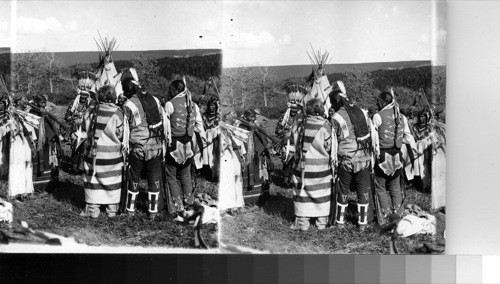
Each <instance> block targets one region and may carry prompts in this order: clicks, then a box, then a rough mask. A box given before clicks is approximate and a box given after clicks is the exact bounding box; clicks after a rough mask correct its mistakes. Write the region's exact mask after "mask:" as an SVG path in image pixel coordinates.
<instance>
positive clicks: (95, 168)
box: [84, 103, 123, 204]
mask: <svg viewBox="0 0 500 284" xmlns="http://www.w3.org/2000/svg"><path fill="white" fill-rule="evenodd" d="M84 123H85V129H86V132H87V133H89V139H87V141H86V145H85V146H86V147H85V148H86V149H85V154H84V155H85V157H84V169H85V175H84V189H85V201H86V202H87V203H89V204H117V203H119V202H120V188H121V183H122V166H123V156H122V151H121V150H122V145H121V139H122V136H123V113H122V112H121V111H120V110H119V108H118V107H117V106H115V105H113V104H110V103H103V104H100V105H99V107H98V108H97V109H96V110H95V113H93V114H91V115H87V116H86V117H85V119H84ZM92 124H94V125H92ZM92 128H94V129H95V131H92ZM91 137H93V139H90V138H91ZM92 140H93V142H92Z"/></svg>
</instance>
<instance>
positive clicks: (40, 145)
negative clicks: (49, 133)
mask: <svg viewBox="0 0 500 284" xmlns="http://www.w3.org/2000/svg"><path fill="white" fill-rule="evenodd" d="M43 145H45V121H44V118H42V121H41V122H40V128H38V144H37V150H38V151H40V150H42V148H43Z"/></svg>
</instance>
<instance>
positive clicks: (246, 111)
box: [243, 109, 255, 117]
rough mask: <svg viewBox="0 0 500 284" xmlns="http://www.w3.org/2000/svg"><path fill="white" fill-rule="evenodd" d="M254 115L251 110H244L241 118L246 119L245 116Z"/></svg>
mask: <svg viewBox="0 0 500 284" xmlns="http://www.w3.org/2000/svg"><path fill="white" fill-rule="evenodd" d="M254 114H255V112H254V111H253V110H251V109H247V110H245V112H244V113H243V116H244V117H247V116H251V115H254Z"/></svg>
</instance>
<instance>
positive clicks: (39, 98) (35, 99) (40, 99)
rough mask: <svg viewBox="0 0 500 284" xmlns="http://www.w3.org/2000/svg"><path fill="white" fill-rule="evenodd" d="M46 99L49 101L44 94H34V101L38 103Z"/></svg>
mask: <svg viewBox="0 0 500 284" xmlns="http://www.w3.org/2000/svg"><path fill="white" fill-rule="evenodd" d="M46 101H47V99H46V98H45V97H44V96H42V95H38V96H34V97H33V102H34V103H35V104H38V103H41V102H46Z"/></svg>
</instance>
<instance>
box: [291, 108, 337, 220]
mask: <svg viewBox="0 0 500 284" xmlns="http://www.w3.org/2000/svg"><path fill="white" fill-rule="evenodd" d="M292 137H293V139H294V141H295V145H300V146H299V147H297V148H298V149H300V150H299V151H297V153H296V155H297V157H296V159H297V160H296V161H297V163H296V165H295V167H294V172H293V177H292V181H293V183H294V191H293V195H294V196H293V204H294V207H295V216H298V217H324V216H328V215H329V213H330V197H331V188H332V179H333V177H332V169H331V158H330V150H331V149H330V148H331V137H332V127H331V125H330V123H329V122H328V121H327V120H326V119H324V118H322V117H319V116H309V117H307V118H306V119H305V120H304V122H303V124H302V127H299V130H298V131H294V132H292Z"/></svg>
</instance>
